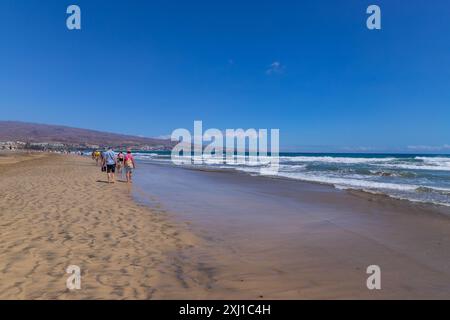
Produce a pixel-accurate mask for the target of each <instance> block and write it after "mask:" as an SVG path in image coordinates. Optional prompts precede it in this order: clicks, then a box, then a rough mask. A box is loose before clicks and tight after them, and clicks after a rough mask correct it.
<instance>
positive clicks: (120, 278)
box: [0, 153, 201, 299]
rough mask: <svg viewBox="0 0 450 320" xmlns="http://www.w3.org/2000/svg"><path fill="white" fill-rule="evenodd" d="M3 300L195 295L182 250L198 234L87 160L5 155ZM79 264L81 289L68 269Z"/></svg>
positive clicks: (0, 190)
mask: <svg viewBox="0 0 450 320" xmlns="http://www.w3.org/2000/svg"><path fill="white" fill-rule="evenodd" d="M0 159H1V160H0V161H1V162H0V176H1V181H2V183H1V185H0V195H1V197H0V217H1V219H0V220H1V221H0V230H1V231H0V299H150V298H164V297H166V296H168V295H175V296H183V295H185V296H187V294H188V293H187V292H188V291H187V290H188V289H187V288H188V287H189V295H190V296H191V297H195V295H196V287H198V288H199V290H200V289H201V287H200V286H198V285H196V284H195V283H192V282H193V281H191V280H190V279H189V278H188V277H185V276H184V275H183V266H182V265H181V264H180V261H179V258H178V256H179V251H182V250H183V249H184V248H186V247H189V246H191V245H193V244H194V243H195V238H194V237H192V236H190V235H189V234H187V233H183V232H182V230H180V228H177V226H175V225H174V224H173V223H170V222H169V221H168V219H167V217H166V216H165V214H164V212H162V211H158V210H156V209H154V210H149V209H147V208H145V207H143V206H139V205H137V204H135V203H134V202H133V201H132V199H131V197H130V194H129V186H127V185H126V184H125V183H120V182H117V183H116V184H115V185H112V184H107V183H105V179H106V177H105V175H104V174H101V172H100V169H99V168H98V167H96V166H95V164H94V163H93V161H92V160H91V159H88V158H82V157H76V156H60V155H48V154H34V155H28V154H25V153H20V154H5V153H4V154H2V157H0ZM69 265H77V266H79V267H80V268H81V290H73V291H70V290H68V289H67V288H66V279H67V278H68V276H69V274H66V268H67V267H68V266H69Z"/></svg>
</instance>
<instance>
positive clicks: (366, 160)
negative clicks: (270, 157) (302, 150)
mask: <svg viewBox="0 0 450 320" xmlns="http://www.w3.org/2000/svg"><path fill="white" fill-rule="evenodd" d="M397 159H398V158H392V157H391V158H352V157H331V156H323V157H315V156H293V157H280V160H281V161H286V162H325V163H343V164H357V163H384V162H390V161H394V160H397Z"/></svg>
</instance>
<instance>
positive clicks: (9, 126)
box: [0, 121, 173, 149]
mask: <svg viewBox="0 0 450 320" xmlns="http://www.w3.org/2000/svg"><path fill="white" fill-rule="evenodd" d="M0 141H14V142H15V141H22V142H25V143H27V144H42V143H50V144H63V145H65V146H70V147H90V146H100V147H104V146H113V147H135V148H139V149H146V148H148V149H155V148H158V149H169V148H171V146H172V145H173V143H172V142H171V141H170V140H163V139H154V138H145V137H137V136H130V135H123V134H116V133H109V132H101V131H95V130H88V129H79V128H72V127H65V126H57V125H46V124H35V123H26V122H17V121H0Z"/></svg>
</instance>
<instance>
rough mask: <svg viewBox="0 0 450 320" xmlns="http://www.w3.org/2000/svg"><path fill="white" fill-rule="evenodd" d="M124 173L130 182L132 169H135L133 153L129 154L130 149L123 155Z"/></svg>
mask: <svg viewBox="0 0 450 320" xmlns="http://www.w3.org/2000/svg"><path fill="white" fill-rule="evenodd" d="M124 162H125V174H126V176H127V183H132V181H131V177H132V174H133V170H134V169H136V164H135V163H134V158H133V155H132V154H131V150H130V149H128V150H127V154H126V155H125V159H124Z"/></svg>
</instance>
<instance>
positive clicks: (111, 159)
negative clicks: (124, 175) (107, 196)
mask: <svg viewBox="0 0 450 320" xmlns="http://www.w3.org/2000/svg"><path fill="white" fill-rule="evenodd" d="M116 165H117V157H116V153H115V152H114V151H113V150H112V148H108V150H107V151H106V152H104V153H103V166H106V174H107V175H108V183H114V182H116V181H115V179H116V177H115V173H116Z"/></svg>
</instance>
